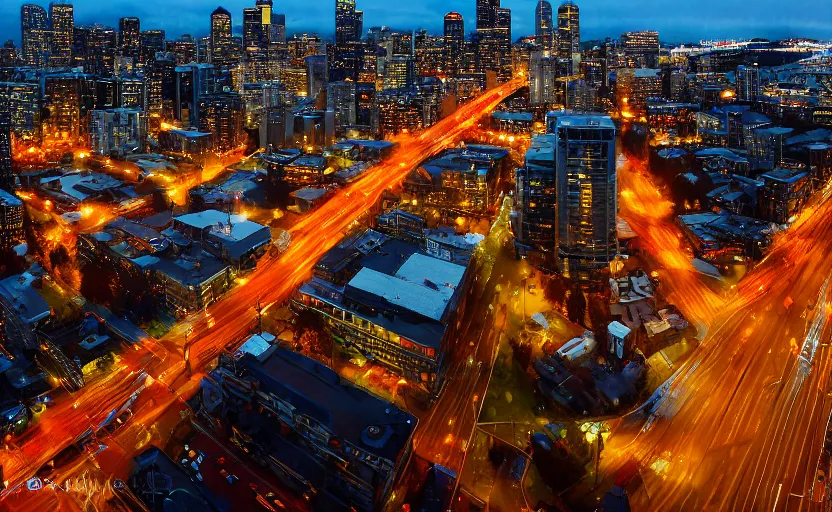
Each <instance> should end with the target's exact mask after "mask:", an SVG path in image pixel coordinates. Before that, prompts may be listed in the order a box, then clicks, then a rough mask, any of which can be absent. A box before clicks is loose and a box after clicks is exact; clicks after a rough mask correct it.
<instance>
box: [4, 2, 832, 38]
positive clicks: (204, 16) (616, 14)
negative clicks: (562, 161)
mask: <svg viewBox="0 0 832 512" xmlns="http://www.w3.org/2000/svg"><path fill="white" fill-rule="evenodd" d="M357 1H358V8H359V9H363V10H364V28H365V29H366V28H368V27H372V26H376V25H388V26H391V27H394V28H407V29H416V28H426V29H428V30H429V31H430V32H435V33H439V32H441V30H442V17H443V15H444V14H445V13H446V12H448V11H451V10H455V11H459V12H461V13H462V15H463V17H464V19H465V28H466V31H470V30H473V29H474V6H475V0H423V1H418V2H413V1H411V2H398V1H390V0H357ZM21 3H22V2H20V3H19V2H17V1H16V0H2V1H0V36H2V39H3V40H4V41H5V40H7V39H10V38H11V39H14V40H15V41H16V42H17V43H18V44H19V42H20V5H21ZM73 3H74V5H75V22H76V24H85V23H96V22H97V23H102V24H106V25H112V26H117V25H118V18H119V17H121V16H138V17H139V18H140V19H141V26H142V29H143V30H144V29H151V28H161V29H164V30H166V31H167V37H168V38H169V39H174V38H176V37H178V36H180V35H181V34H183V33H190V34H193V35H195V36H203V35H207V33H208V27H209V16H210V13H211V11H212V10H213V9H214V8H216V7H217V5H222V6H223V7H225V8H226V9H228V11H230V12H231V14H232V17H233V23H234V27H235V33H239V32H240V27H239V25H240V23H241V21H242V10H243V8H244V7H247V6H249V5H254V3H255V1H254V0H225V1H222V2H218V0H189V1H184V0H142V1H128V0H108V1H101V0H76V1H75V2H73ZM536 3H537V2H536V0H503V3H502V5H503V6H504V7H508V8H510V9H511V11H512V37H513V38H515V39H516V38H517V37H519V36H522V35H526V34H532V33H533V31H534V7H535V5H536ZM552 4H553V6H555V7H556V6H557V5H558V2H552ZM40 5H43V6H44V7H47V6H48V2H42V3H41V4H40ZM578 5H579V7H580V8H581V32H582V34H581V35H582V38H583V39H594V38H601V37H605V36H612V37H617V36H618V35H619V34H620V33H621V32H622V31H625V30H638V29H657V30H659V32H660V37H661V39H662V40H663V41H696V40H699V39H703V38H729V37H767V38H771V39H775V38H783V37H791V36H804V37H813V38H818V39H832V0H789V1H785V0H755V1H753V2H752V1H748V0H697V1H695V2H693V1H690V0H682V1H668V0H641V1H635V0H629V1H622V0H592V1H586V2H578ZM334 10H335V1H334V0H326V1H315V0H313V1H305V2H301V1H292V2H280V1H276V2H275V11H276V12H283V13H285V14H286V25H287V27H286V31H287V33H288V34H289V35H291V34H293V33H295V32H304V31H310V32H311V31H314V32H318V33H320V34H321V35H323V36H329V35H330V34H331V33H332V32H333V27H334Z"/></svg>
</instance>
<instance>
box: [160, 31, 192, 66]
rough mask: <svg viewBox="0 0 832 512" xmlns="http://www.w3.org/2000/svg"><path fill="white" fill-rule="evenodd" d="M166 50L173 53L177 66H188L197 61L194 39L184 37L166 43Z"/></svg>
mask: <svg viewBox="0 0 832 512" xmlns="http://www.w3.org/2000/svg"><path fill="white" fill-rule="evenodd" d="M165 50H166V51H167V52H168V53H170V54H171V55H173V58H174V60H175V61H176V65H177V66H186V65H188V64H191V63H194V62H197V58H196V45H195V44H194V42H193V41H191V40H188V39H185V38H184V37H183V38H180V39H177V40H175V41H168V42H167V43H165Z"/></svg>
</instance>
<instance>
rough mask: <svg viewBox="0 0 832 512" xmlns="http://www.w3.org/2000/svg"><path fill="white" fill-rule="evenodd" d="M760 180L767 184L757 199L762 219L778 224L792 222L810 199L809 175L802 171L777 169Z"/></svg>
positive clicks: (764, 174) (765, 174)
mask: <svg viewBox="0 0 832 512" xmlns="http://www.w3.org/2000/svg"><path fill="white" fill-rule="evenodd" d="M760 179H762V180H763V182H764V183H765V185H764V186H763V188H762V189H760V192H759V196H758V198H757V203H758V204H759V207H760V217H762V218H763V219H764V220H767V221H769V222H774V223H777V224H786V223H787V222H792V221H793V217H794V216H795V215H797V214H798V213H800V210H801V209H803V206H804V205H805V204H806V201H808V199H809V193H810V192H811V188H812V186H811V183H810V180H809V175H808V174H807V173H806V172H803V171H800V170H794V169H775V170H773V171H769V172H765V173H763V174H762V175H760Z"/></svg>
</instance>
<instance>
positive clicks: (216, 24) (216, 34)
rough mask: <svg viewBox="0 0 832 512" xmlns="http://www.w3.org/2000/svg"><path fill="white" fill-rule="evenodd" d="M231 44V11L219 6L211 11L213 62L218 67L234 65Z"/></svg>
mask: <svg viewBox="0 0 832 512" xmlns="http://www.w3.org/2000/svg"><path fill="white" fill-rule="evenodd" d="M231 46H232V44H231V13H229V12H228V11H226V10H225V9H223V8H222V7H217V8H216V9H215V10H214V12H212V13H211V64H213V65H214V66H216V67H222V66H230V65H232V64H233V63H234V59H233V58H232V51H231Z"/></svg>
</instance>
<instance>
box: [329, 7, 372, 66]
mask: <svg viewBox="0 0 832 512" xmlns="http://www.w3.org/2000/svg"><path fill="white" fill-rule="evenodd" d="M363 27H364V13H363V12H362V11H356V10H355V0H335V47H334V48H333V50H332V61H331V62H330V71H329V78H330V80H332V81H340V80H346V79H350V80H353V81H356V80H357V79H358V75H359V72H360V71H361V67H362V66H361V65H362V62H363V57H364V45H363V44H362V43H361V34H362V32H363V30H364V29H363Z"/></svg>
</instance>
